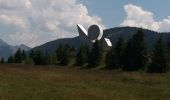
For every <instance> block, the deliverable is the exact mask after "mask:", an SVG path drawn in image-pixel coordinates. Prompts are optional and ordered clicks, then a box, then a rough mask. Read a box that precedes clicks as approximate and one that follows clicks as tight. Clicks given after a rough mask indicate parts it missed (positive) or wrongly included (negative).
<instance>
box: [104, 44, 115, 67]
mask: <svg viewBox="0 0 170 100" xmlns="http://www.w3.org/2000/svg"><path fill="white" fill-rule="evenodd" d="M105 64H106V65H105V68H106V69H116V59H115V53H114V47H112V48H111V49H110V50H108V51H107V53H106V56H105Z"/></svg>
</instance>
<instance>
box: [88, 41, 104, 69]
mask: <svg viewBox="0 0 170 100" xmlns="http://www.w3.org/2000/svg"><path fill="white" fill-rule="evenodd" d="M102 57H103V47H102V43H100V42H99V41H98V40H96V42H95V43H94V44H93V47H92V50H91V52H90V54H89V59H88V68H92V67H97V66H99V65H101V63H102V60H103V58H102Z"/></svg>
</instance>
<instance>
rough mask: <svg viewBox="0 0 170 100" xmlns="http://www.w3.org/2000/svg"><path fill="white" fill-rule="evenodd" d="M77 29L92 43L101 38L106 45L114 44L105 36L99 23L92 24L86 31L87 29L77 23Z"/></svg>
mask: <svg viewBox="0 0 170 100" xmlns="http://www.w3.org/2000/svg"><path fill="white" fill-rule="evenodd" d="M77 29H78V32H79V35H80V36H83V37H84V38H87V40H89V41H90V42H92V43H94V42H95V41H96V40H99V41H102V43H103V45H104V47H111V46H112V43H111V41H110V39H109V38H107V37H104V36H103V29H102V27H100V26H98V25H91V26H90V27H89V29H88V31H86V29H85V28H84V27H83V26H82V25H80V24H77Z"/></svg>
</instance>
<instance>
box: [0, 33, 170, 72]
mask: <svg viewBox="0 0 170 100" xmlns="http://www.w3.org/2000/svg"><path fill="white" fill-rule="evenodd" d="M0 62H1V63H23V64H34V65H61V66H79V67H82V68H96V67H104V68H105V69H109V70H123V71H146V72H149V73H165V72H168V71H169V65H170V41H169V42H168V43H165V42H164V41H163V38H162V37H161V36H160V37H159V38H158V40H157V42H156V43H155V45H154V48H153V49H152V50H149V48H148V46H147V43H146V41H145V35H144V33H143V31H142V30H138V31H137V32H136V34H134V35H133V37H132V38H130V39H129V40H127V41H125V40H124V39H123V38H122V37H119V39H118V41H117V42H116V43H115V45H114V46H113V47H111V48H107V49H105V48H103V44H102V42H101V41H96V42H95V43H94V44H93V46H92V47H89V46H88V45H87V44H82V45H81V46H80V47H79V48H78V49H75V48H74V47H73V46H70V45H68V44H65V45H62V44H60V46H59V47H58V48H57V50H56V51H55V52H54V53H52V54H49V53H43V52H42V51H40V50H31V51H30V52H29V53H27V52H25V51H24V50H21V49H19V50H18V51H17V52H16V53H15V54H14V55H13V56H10V57H9V58H8V60H7V61H5V60H4V59H3V58H2V59H1V61H0Z"/></svg>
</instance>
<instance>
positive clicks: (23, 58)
mask: <svg viewBox="0 0 170 100" xmlns="http://www.w3.org/2000/svg"><path fill="white" fill-rule="evenodd" d="M21 56H22V61H24V60H25V59H27V53H26V52H25V50H23V51H22V52H21Z"/></svg>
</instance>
